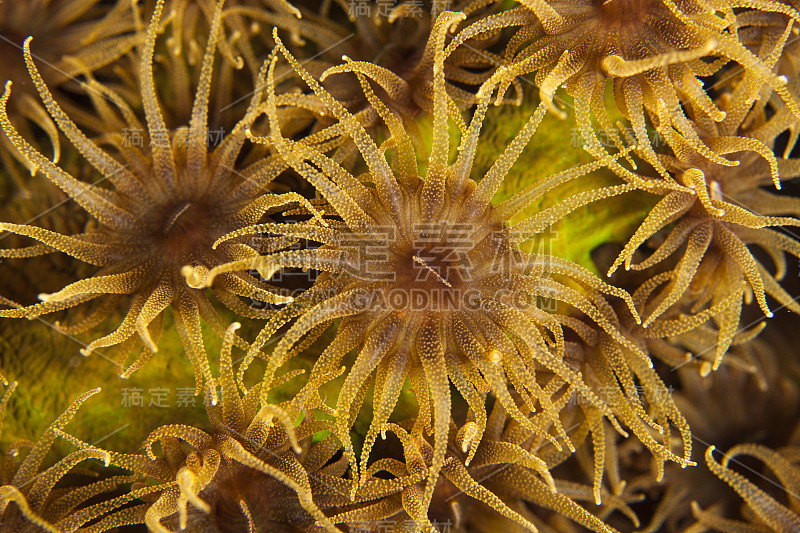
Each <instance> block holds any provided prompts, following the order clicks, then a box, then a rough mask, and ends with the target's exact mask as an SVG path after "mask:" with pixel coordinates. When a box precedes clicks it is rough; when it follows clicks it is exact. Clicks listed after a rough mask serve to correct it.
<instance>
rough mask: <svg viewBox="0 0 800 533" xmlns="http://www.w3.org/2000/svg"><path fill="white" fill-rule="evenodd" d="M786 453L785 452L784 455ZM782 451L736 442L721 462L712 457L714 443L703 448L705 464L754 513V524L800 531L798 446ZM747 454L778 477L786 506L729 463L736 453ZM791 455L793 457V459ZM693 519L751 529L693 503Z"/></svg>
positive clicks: (722, 526) (722, 527) (713, 525)
mask: <svg viewBox="0 0 800 533" xmlns="http://www.w3.org/2000/svg"><path fill="white" fill-rule="evenodd" d="M784 453H785V455H784ZM784 453H780V452H779V451H775V450H772V449H770V448H767V447H766V446H761V445H759V444H739V445H737V446H734V447H733V448H731V449H730V450H728V453H726V454H725V455H724V456H723V458H722V461H721V462H719V463H718V462H717V461H716V459H714V446H709V447H708V449H707V450H706V463H707V464H708V468H709V470H711V471H712V472H713V473H714V474H716V476H717V477H718V478H720V479H721V480H722V481H724V482H725V483H727V484H728V485H730V486H731V487H732V488H733V489H734V490H735V491H736V492H737V493H738V494H739V496H740V497H741V498H742V499H743V500H744V501H745V503H746V504H747V505H748V506H749V507H750V508H751V509H752V510H753V512H754V513H755V515H756V516H757V521H755V524H756V525H755V527H759V526H761V524H764V525H766V526H767V527H769V528H770V530H771V531H798V530H800V498H798V496H797V493H796V492H795V491H796V490H797V487H798V486H800V467H798V464H797V462H798V460H797V457H798V449H797V447H796V446H795V447H793V448H789V449H786V450H784ZM742 455H749V456H752V457H755V458H757V459H759V460H761V461H763V462H764V464H765V465H767V466H768V467H769V468H770V469H771V470H772V471H773V472H774V473H775V475H776V476H777V477H778V479H779V480H780V483H781V485H782V486H783V488H784V490H785V491H786V494H787V498H788V500H789V507H787V506H786V505H784V504H782V503H780V502H779V501H777V500H776V499H775V498H773V497H772V496H770V495H769V494H768V493H767V492H766V491H764V490H762V489H761V488H759V487H758V486H756V484H755V483H753V482H752V481H750V480H748V479H747V478H746V477H744V476H743V475H742V474H739V473H738V472H735V471H734V470H733V469H732V468H731V467H730V466H729V465H730V463H731V461H734V462H738V461H736V459H734V458H735V457H737V456H742ZM792 458H793V459H792ZM692 511H693V512H694V515H695V518H697V520H698V521H699V522H700V523H701V524H703V525H705V526H707V527H711V528H713V529H715V530H719V531H752V530H753V526H750V525H748V524H745V523H743V522H737V521H734V520H729V519H723V518H721V517H718V516H715V515H714V514H713V513H711V512H708V511H703V510H702V509H701V508H700V506H699V505H697V504H696V503H694V504H693V506H692Z"/></svg>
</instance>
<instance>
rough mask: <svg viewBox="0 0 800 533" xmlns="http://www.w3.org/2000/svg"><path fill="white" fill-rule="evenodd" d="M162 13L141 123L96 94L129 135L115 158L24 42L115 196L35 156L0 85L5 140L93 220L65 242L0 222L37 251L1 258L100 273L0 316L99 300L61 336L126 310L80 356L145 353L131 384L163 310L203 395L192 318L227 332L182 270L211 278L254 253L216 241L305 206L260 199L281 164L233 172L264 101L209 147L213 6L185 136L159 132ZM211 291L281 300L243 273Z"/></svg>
mask: <svg viewBox="0 0 800 533" xmlns="http://www.w3.org/2000/svg"><path fill="white" fill-rule="evenodd" d="M163 5H164V2H163V1H160V2H158V3H157V5H156V10H155V13H154V14H153V17H152V19H151V21H150V24H149V26H148V29H147V35H146V37H145V44H144V46H143V48H142V51H141V56H140V64H139V67H140V69H141V70H140V71H141V80H142V87H141V92H142V99H143V102H144V114H145V124H144V125H143V124H142V123H141V122H140V121H139V119H138V118H137V117H136V116H135V114H134V113H132V111H131V109H130V108H129V107H128V106H127V104H125V102H124V101H123V100H122V99H121V98H120V97H119V95H117V94H115V93H114V92H113V91H111V90H110V89H104V95H105V96H107V97H108V99H109V100H111V101H112V102H113V103H114V104H116V105H117V106H118V113H119V115H117V114H116V113H114V112H113V111H112V110H111V109H109V108H108V107H105V108H101V109H99V112H101V116H103V118H104V120H105V121H106V123H107V124H123V125H124V128H125V131H118V132H117V131H110V132H108V135H106V136H105V139H106V140H107V142H108V143H109V144H111V145H112V147H113V149H114V150H113V152H112V153H109V152H108V151H104V150H102V149H101V148H100V146H98V144H96V143H95V142H94V141H92V140H91V139H89V138H87V137H86V135H84V134H83V133H82V132H81V131H80V130H79V129H78V128H77V127H76V126H75V124H74V123H73V122H72V120H70V118H69V117H68V116H67V115H66V114H65V113H64V112H63V111H62V109H61V108H60V107H59V105H58V104H57V103H56V102H55V100H54V99H53V98H52V95H51V93H50V91H49V90H48V88H47V86H46V85H45V83H44V81H43V80H42V78H41V76H40V75H39V71H38V69H37V67H36V65H35V63H34V60H33V57H32V56H31V53H30V42H31V40H30V39H29V40H27V41H26V43H25V47H24V48H25V60H26V63H27V66H28V69H29V71H30V75H31V78H32V80H33V82H34V83H35V85H36V87H37V90H38V91H39V93H40V96H41V98H42V101H43V102H44V104H45V106H46V107H47V109H48V112H49V113H50V115H51V116H52V117H53V120H54V121H55V122H56V123H57V124H58V126H59V128H60V129H61V131H62V132H63V133H64V134H65V135H66V136H67V137H68V138H69V139H70V141H71V142H72V143H73V144H74V145H75V146H76V148H77V149H78V150H79V151H81V153H82V155H83V156H84V157H85V158H86V159H87V161H88V162H89V163H91V164H92V166H93V167H94V168H95V169H96V170H97V172H98V173H99V175H100V176H101V177H100V178H99V180H98V182H100V181H102V182H108V183H109V184H111V185H112V186H113V189H111V188H107V187H104V186H102V185H99V184H90V183H85V182H82V181H79V180H77V179H75V178H74V177H73V176H71V175H69V174H67V173H66V172H64V171H63V170H62V169H60V168H59V167H58V166H56V165H55V164H53V163H52V162H51V161H49V160H48V159H47V158H45V157H44V156H43V155H42V154H40V153H39V152H38V151H36V150H35V149H34V148H33V147H31V146H30V144H28V142H27V141H26V140H25V139H23V138H22V137H21V136H20V135H19V133H18V132H17V131H16V130H15V129H14V127H13V125H12V124H11V123H10V122H9V119H8V114H7V111H6V106H7V102H8V99H9V95H10V92H11V83H10V82H9V83H7V84H6V90H5V93H4V94H3V97H2V99H0V123H2V126H3V130H4V131H5V134H6V135H7V136H8V138H9V139H10V141H11V142H12V143H13V144H14V145H15V146H16V147H17V148H18V149H19V150H20V152H21V153H23V154H24V155H25V157H26V158H28V159H29V160H30V161H31V163H32V164H33V165H35V166H36V167H38V168H39V170H40V171H41V172H42V173H43V174H44V175H45V176H46V177H47V178H48V179H49V180H50V181H51V182H52V183H53V184H54V185H56V186H58V187H59V188H61V189H62V190H63V191H64V192H66V193H67V194H68V195H69V196H70V197H71V198H72V199H74V200H75V202H76V203H78V204H79V205H80V206H81V207H83V208H84V209H85V210H86V211H87V212H88V213H89V214H90V215H91V216H92V217H94V218H95V219H96V220H97V223H98V226H97V228H96V229H94V230H91V231H89V232H87V233H83V234H78V235H61V234H58V233H55V232H52V231H49V230H47V229H44V228H37V227H33V226H26V225H21V224H10V223H2V224H0V229H2V230H4V231H8V232H12V233H16V234H18V235H22V236H26V237H30V238H32V239H35V240H37V241H39V243H40V244H37V245H34V246H33V247H28V248H25V249H22V250H15V249H6V250H3V251H2V252H0V256H1V257H28V256H32V255H38V254H42V253H51V252H54V251H59V252H63V253H66V254H68V255H71V256H72V257H74V258H76V259H79V260H81V261H83V262H86V263H89V264H91V265H96V266H98V267H101V268H100V269H99V270H98V271H97V272H96V273H95V275H93V276H92V277H89V278H87V279H83V280H80V281H77V282H75V283H72V284H70V285H68V286H66V287H64V288H63V289H62V290H60V291H58V292H56V293H53V294H42V295H41V296H40V298H41V300H42V301H41V302H40V303H36V304H33V305H28V306H19V305H18V306H14V308H12V309H4V310H2V311H0V316H3V317H17V318H22V317H25V318H35V317H38V316H41V315H43V314H46V313H52V312H55V311H60V310H63V309H68V308H71V307H75V306H79V305H83V304H87V302H91V301H92V300H96V301H95V302H92V303H95V304H96V305H94V306H92V305H91V303H90V304H88V305H84V307H88V309H87V310H86V313H87V314H85V315H83V316H82V317H81V318H80V320H77V321H74V325H69V324H62V325H61V328H62V331H64V332H68V333H79V332H83V331H87V330H89V329H91V328H93V327H94V326H96V325H97V324H99V323H100V322H101V321H103V320H105V319H106V318H107V316H108V314H109V313H110V312H111V311H113V310H114V309H115V308H116V307H117V305H118V304H121V305H125V306H126V307H127V308H128V311H127V313H126V315H125V317H124V319H123V320H122V323H121V324H120V325H119V327H118V328H117V329H116V330H115V331H113V332H112V333H110V334H108V335H105V336H104V337H102V338H99V339H96V340H94V341H92V342H91V343H90V344H89V345H88V346H87V347H86V348H85V349H83V350H82V353H83V354H84V355H89V354H90V353H92V352H93V351H94V350H96V349H98V348H102V347H106V346H114V345H122V347H123V355H122V358H123V359H124V357H125V354H126V351H127V350H130V349H131V348H133V347H135V346H137V345H141V344H144V351H143V352H142V355H141V356H140V357H139V358H138V359H137V360H136V361H135V362H134V363H133V365H132V366H131V367H130V368H129V369H128V370H127V371H126V374H125V375H128V374H129V373H130V372H132V371H134V370H135V369H136V368H138V367H139V366H140V365H141V364H143V363H144V362H145V361H146V360H147V359H149V358H150V357H151V356H152V355H153V353H155V352H156V351H157V341H158V338H159V336H160V334H161V329H162V323H163V314H164V311H165V310H166V309H167V308H170V307H171V308H172V310H173V316H174V318H175V322H176V326H177V328H178V332H179V334H180V336H181V339H182V341H183V343H184V346H185V347H186V349H187V355H188V357H189V359H190V361H191V362H192V365H193V368H194V370H195V375H196V378H197V390H198V392H199V391H200V390H201V387H202V383H203V381H204V380H207V381H209V382H213V378H212V377H211V373H210V370H209V367H208V362H207V359H206V355H205V349H204V347H203V344H202V338H201V334H200V319H201V317H202V318H203V319H205V320H206V321H208V322H209V323H210V324H211V325H212V326H214V327H216V328H217V329H218V331H220V332H221V331H222V329H223V328H222V326H221V321H220V319H219V317H218V315H217V312H216V311H215V310H214V308H213V307H212V305H211V304H210V302H209V300H208V297H207V295H206V293H205V291H202V290H197V289H192V288H190V287H188V286H187V285H186V284H185V282H184V278H183V276H182V275H181V271H182V269H183V268H184V267H187V266H191V267H192V268H195V269H210V268H213V267H214V266H216V265H220V264H225V263H228V262H230V261H232V260H238V259H242V258H244V257H247V256H248V254H251V255H257V252H256V251H255V250H252V249H251V248H250V247H248V246H243V245H233V246H228V245H223V246H220V247H218V248H217V249H216V250H212V249H211V245H212V244H213V243H214V241H215V240H216V239H217V238H219V237H220V236H221V235H224V234H226V233H229V232H231V231H234V230H236V229H237V228H241V227H246V226H249V225H251V224H253V223H255V222H257V221H259V220H260V219H261V217H262V216H263V215H264V214H266V213H267V212H269V211H270V210H271V209H275V208H276V207H277V206H280V205H289V204H298V203H305V204H308V202H307V201H306V200H304V199H303V198H302V197H301V196H299V195H298V194H296V193H287V194H285V195H274V194H269V193H268V190H267V189H268V185H269V183H270V181H272V179H273V178H274V177H275V176H277V174H278V173H279V172H280V171H281V170H282V169H283V168H284V165H282V164H281V163H280V162H278V161H274V160H270V159H267V160H266V161H261V162H255V163H253V164H251V165H249V166H246V167H244V168H241V169H236V160H237V157H238V156H239V154H240V151H241V148H242V145H243V143H244V142H245V131H246V129H247V127H248V125H249V124H250V122H251V121H252V120H253V118H254V117H255V115H256V110H257V100H258V98H259V97H260V93H258V92H256V95H255V96H254V100H253V103H252V104H251V106H250V110H249V112H248V113H247V114H246V115H245V116H244V117H243V118H242V119H241V121H240V122H239V123H238V124H237V126H236V127H235V128H234V129H233V131H231V132H230V133H229V134H228V135H226V136H225V137H224V139H222V140H221V142H220V143H219V145H218V146H213V147H212V146H211V144H210V143H209V141H208V139H209V137H208V127H207V116H208V94H209V90H210V86H211V76H212V72H211V67H212V62H213V58H214V50H215V44H216V41H217V38H218V31H219V23H220V16H221V15H220V14H221V11H220V8H221V3H218V4H217V8H216V10H215V15H214V21H213V24H212V29H211V33H210V36H209V39H208V44H207V45H206V49H205V53H204V56H203V65H202V68H201V72H202V75H201V77H200V79H199V81H198V87H197V93H196V94H195V100H194V104H193V108H192V118H191V121H190V123H189V125H188V127H187V126H184V127H181V128H179V129H178V130H176V131H172V132H169V131H167V129H166V127H165V123H164V119H163V113H162V111H161V109H160V107H159V103H158V99H157V94H156V87H155V85H154V79H153V74H152V60H153V49H154V46H155V41H156V36H157V30H158V28H159V20H160V15H161V10H162V8H163ZM95 87H97V85H95ZM120 116H121V118H120ZM145 141H146V142H145ZM212 148H213V149H212ZM214 292H215V294H216V296H217V297H218V298H219V299H220V300H221V301H222V302H223V303H224V304H226V305H227V306H229V307H231V308H232V309H234V310H236V311H237V312H240V313H243V314H245V315H247V316H253V315H257V314H258V311H257V310H253V309H249V308H248V306H247V304H246V303H244V302H243V301H242V300H240V298H242V297H243V298H248V299H249V298H253V297H255V298H258V299H259V300H261V301H267V302H273V303H280V302H284V301H287V300H286V299H285V298H283V297H281V296H280V295H278V294H276V293H274V292H271V291H268V290H266V289H265V288H264V286H262V284H260V282H259V281H258V280H256V279H255V278H253V277H252V276H248V275H247V274H244V273H241V274H230V275H226V276H224V278H223V279H221V280H220V283H219V284H217V286H216V288H215V290H214ZM122 362H124V361H120V364H121V363H122Z"/></svg>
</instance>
